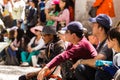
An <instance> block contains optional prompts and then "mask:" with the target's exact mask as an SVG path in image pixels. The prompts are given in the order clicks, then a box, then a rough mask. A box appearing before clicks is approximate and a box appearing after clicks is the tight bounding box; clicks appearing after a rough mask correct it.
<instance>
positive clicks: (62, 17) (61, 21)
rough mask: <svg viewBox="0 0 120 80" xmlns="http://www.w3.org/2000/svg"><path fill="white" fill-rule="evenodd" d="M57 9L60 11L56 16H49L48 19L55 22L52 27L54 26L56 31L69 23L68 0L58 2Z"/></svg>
mask: <svg viewBox="0 0 120 80" xmlns="http://www.w3.org/2000/svg"><path fill="white" fill-rule="evenodd" d="M59 7H60V9H61V11H60V12H59V14H58V16H54V15H53V16H50V19H51V20H54V21H55V23H54V26H56V30H57V31H58V30H60V29H61V28H63V27H65V26H66V25H67V24H68V23H69V22H70V12H69V9H68V7H69V4H68V0H60V2H59Z"/></svg>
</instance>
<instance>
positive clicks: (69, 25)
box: [0, 0, 120, 80]
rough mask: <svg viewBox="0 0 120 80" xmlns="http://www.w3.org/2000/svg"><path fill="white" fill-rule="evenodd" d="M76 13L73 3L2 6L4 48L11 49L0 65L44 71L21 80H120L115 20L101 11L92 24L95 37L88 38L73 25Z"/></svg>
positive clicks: (7, 0)
mask: <svg viewBox="0 0 120 80" xmlns="http://www.w3.org/2000/svg"><path fill="white" fill-rule="evenodd" d="M96 1H97V0H96ZM106 2H107V1H106ZM95 5H97V2H96V3H94V6H95ZM112 8H113V7H112ZM74 9H75V7H74V0H28V1H27V0H1V2H0V20H1V27H0V31H1V33H0V42H7V43H9V46H7V47H6V48H5V49H4V50H3V51H1V52H0V62H3V64H5V65H17V66H21V67H28V66H33V67H41V69H40V70H39V71H37V72H31V73H28V74H26V75H21V76H20V77H19V80H29V79H32V80H44V79H49V78H56V79H58V80H112V79H115V75H116V72H117V70H118V69H119V67H120V62H119V60H120V54H119V51H120V39H119V38H120V28H119V27H120V26H119V25H117V26H112V20H111V17H113V16H114V14H113V15H112V16H111V15H110V14H107V13H104V12H100V13H99V14H98V12H99V11H101V10H99V11H98V12H97V16H96V17H94V18H90V19H89V22H91V24H92V31H91V32H88V31H87V29H86V28H85V27H84V26H83V24H82V23H81V22H79V21H75V20H74ZM111 13H112V12H111ZM35 59H36V61H37V62H34V61H35ZM100 61H101V62H100ZM107 61H108V62H111V63H112V64H109V63H107ZM98 62H99V63H98ZM33 63H36V64H33ZM58 67H59V68H58ZM54 71H58V73H59V74H60V75H61V77H60V76H59V75H54V74H53V73H54ZM111 71H112V72H111ZM117 77H118V79H115V80H119V79H120V78H119V76H117Z"/></svg>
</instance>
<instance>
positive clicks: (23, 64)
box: [20, 62, 29, 67]
mask: <svg viewBox="0 0 120 80" xmlns="http://www.w3.org/2000/svg"><path fill="white" fill-rule="evenodd" d="M20 66H22V67H28V66H29V63H28V62H23V63H22V64H21V65H20Z"/></svg>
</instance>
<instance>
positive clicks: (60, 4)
mask: <svg viewBox="0 0 120 80" xmlns="http://www.w3.org/2000/svg"><path fill="white" fill-rule="evenodd" d="M59 6H60V8H61V10H63V9H64V7H65V2H63V1H62V0H60V3H59Z"/></svg>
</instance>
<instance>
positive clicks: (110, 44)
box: [107, 38, 114, 48]
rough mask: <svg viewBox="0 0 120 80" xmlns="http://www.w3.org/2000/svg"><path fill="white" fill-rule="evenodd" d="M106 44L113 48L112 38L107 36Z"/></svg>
mask: <svg viewBox="0 0 120 80" xmlns="http://www.w3.org/2000/svg"><path fill="white" fill-rule="evenodd" d="M107 45H108V48H113V47H114V40H111V39H110V38H108V39H107Z"/></svg>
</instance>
